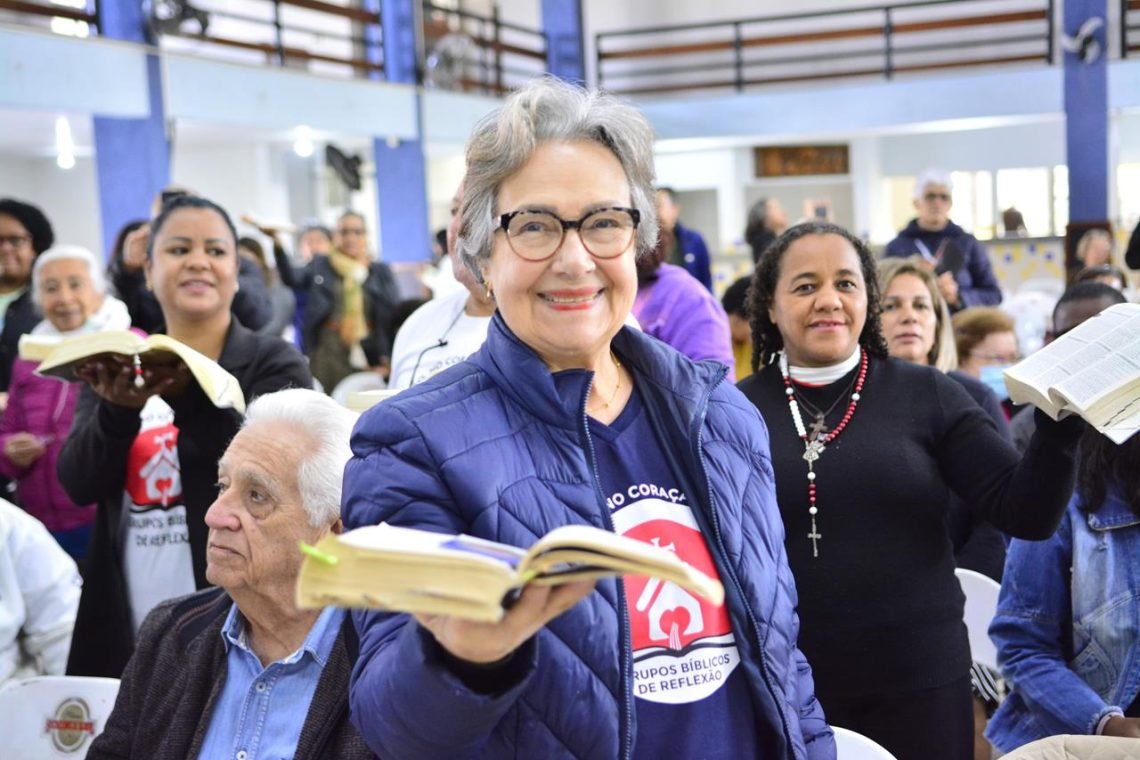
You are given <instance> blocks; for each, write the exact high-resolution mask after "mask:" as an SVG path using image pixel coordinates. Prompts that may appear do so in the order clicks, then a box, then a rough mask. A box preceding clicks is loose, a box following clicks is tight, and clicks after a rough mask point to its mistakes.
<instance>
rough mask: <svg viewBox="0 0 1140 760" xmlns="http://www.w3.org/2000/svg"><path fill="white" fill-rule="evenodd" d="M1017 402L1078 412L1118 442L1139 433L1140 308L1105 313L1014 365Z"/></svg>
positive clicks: (1009, 373) (1010, 385) (1053, 412)
mask: <svg viewBox="0 0 1140 760" xmlns="http://www.w3.org/2000/svg"><path fill="white" fill-rule="evenodd" d="M1005 385H1006V388H1007V389H1008V390H1009V397H1010V399H1011V400H1013V401H1014V402H1015V403H1018V404H1023V403H1030V404H1033V405H1034V406H1036V407H1038V408H1039V409H1041V410H1042V411H1044V412H1045V413H1046V414H1048V415H1049V416H1050V417H1052V418H1053V419H1055V420H1056V419H1060V418H1061V417H1063V416H1065V415H1066V414H1078V415H1080V416H1081V417H1084V418H1085V420H1087V421H1088V423H1089V424H1090V425H1092V426H1093V427H1095V428H1096V429H1097V430H1099V431H1100V432H1101V433H1104V434H1105V435H1106V436H1108V437H1109V438H1110V439H1111V440H1112V441H1114V442H1115V443H1118V444H1119V443H1124V442H1125V441H1126V440H1128V439H1129V438H1130V437H1131V436H1132V435H1133V434H1135V433H1136V431H1137V430H1140V304H1131V303H1122V304H1117V305H1115V306H1110V307H1109V308H1107V309H1105V310H1104V311H1102V312H1101V313H1100V314H1098V315H1097V316H1095V317H1093V318H1092V319H1089V320H1087V321H1085V322H1083V323H1081V324H1080V325H1078V326H1077V327H1075V328H1074V329H1072V330H1070V331H1069V332H1067V333H1065V334H1064V335H1062V336H1061V337H1060V338H1057V339H1056V340H1054V341H1053V342H1052V343H1050V344H1049V345H1047V346H1045V347H1044V348H1042V349H1041V350H1040V351H1037V352H1035V353H1034V354H1032V355H1031V356H1029V357H1027V358H1025V359H1023V360H1022V361H1020V362H1018V363H1017V364H1015V365H1014V366H1013V367H1010V368H1009V369H1008V370H1006V372H1005Z"/></svg>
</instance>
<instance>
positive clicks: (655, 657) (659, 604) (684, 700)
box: [590, 389, 757, 760]
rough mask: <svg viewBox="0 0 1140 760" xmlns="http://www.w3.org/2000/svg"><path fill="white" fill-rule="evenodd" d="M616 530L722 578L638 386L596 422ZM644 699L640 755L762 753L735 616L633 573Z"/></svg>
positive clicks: (632, 617) (638, 680) (637, 670)
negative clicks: (613, 414) (607, 419)
mask: <svg viewBox="0 0 1140 760" xmlns="http://www.w3.org/2000/svg"><path fill="white" fill-rule="evenodd" d="M590 433H591V435H592V437H593V441H594V450H595V453H596V454H597V459H598V473H599V476H600V477H601V486H602V492H603V493H604V494H605V495H606V501H607V504H608V505H609V508H610V512H611V515H612V517H613V521H614V529H615V530H616V532H617V533H619V534H622V535H625V536H630V537H632V538H637V539H639V540H641V541H645V542H647V543H651V544H655V545H657V546H663V547H665V548H667V549H669V550H671V551H675V552H676V553H677V555H678V556H680V557H681V559H683V560H685V561H686V562H688V563H689V564H690V565H692V566H693V567H695V568H697V569H699V570H701V571H703V572H705V573H707V574H708V575H710V576H712V577H713V578H719V573H717V570H716V566H715V565H714V564H713V559H712V555H711V554H709V549H708V545H707V544H706V543H705V539H704V536H702V535H701V531H700V528H698V527H697V522H696V520H695V518H694V517H693V512H692V510H691V508H690V507H689V497H688V495H687V494H686V493H684V492H683V491H681V490H680V489H679V488H678V487H677V478H676V477H675V476H674V475H673V473H672V471H671V470H670V469H669V467H668V465H667V464H666V458H665V456H664V453H663V451H662V448H661V442H660V441H659V440H657V437H656V436H655V435H654V433H653V428H652V426H651V425H650V424H649V421H648V419H647V418H646V415H645V411H644V407H643V405H642V402H641V397H640V395H639V394H638V392H637V390H636V389H635V390H634V392H633V395H632V396H631V397H630V400H629V403H628V404H627V405H626V408H625V409H623V410H622V413H621V415H620V416H619V417H618V418H617V419H616V420H614V421H613V423H612V424H611V425H608V426H607V425H603V424H602V423H600V422H597V421H596V420H594V419H591V420H590ZM624 583H625V594H626V601H627V604H628V606H629V622H630V632H631V634H632V639H633V640H632V646H633V681H634V686H633V693H634V696H635V697H636V698H637V700H636V702H635V703H634V709H635V710H636V711H637V743H636V744H635V749H634V755H633V756H634V757H635V758H659V757H684V758H708V759H712V758H733V759H734V760H735V758H741V757H756V756H757V748H756V719H755V713H754V712H753V709H752V696H751V695H750V694H749V691H748V683H747V681H746V680H745V675H744V669H743V668H742V667H740V652H739V651H738V650H737V648H736V637H735V635H734V633H733V630H732V624H731V623H730V621H729V618H728V609H727V608H726V607H724V606H720V607H717V606H715V605H713V604H711V603H709V602H708V601H706V600H704V599H701V598H700V597H697V596H694V595H692V594H690V593H689V592H688V591H686V590H685V589H683V588H681V587H680V586H678V585H676V584H674V583H670V582H666V581H659V580H657V579H650V578H645V577H643V576H626V577H625V579H624Z"/></svg>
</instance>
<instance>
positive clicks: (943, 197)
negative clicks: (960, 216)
mask: <svg viewBox="0 0 1140 760" xmlns="http://www.w3.org/2000/svg"><path fill="white" fill-rule="evenodd" d="M922 197H923V198H924V199H925V200H926V202H927V203H932V202H933V201H942V202H943V203H949V202H950V193H923V195H922Z"/></svg>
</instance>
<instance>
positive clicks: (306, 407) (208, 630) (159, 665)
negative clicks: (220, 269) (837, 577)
mask: <svg viewBox="0 0 1140 760" xmlns="http://www.w3.org/2000/svg"><path fill="white" fill-rule="evenodd" d="M354 422H355V415H354V414H353V413H351V412H349V411H348V410H346V409H344V408H342V407H340V406H338V405H337V404H336V403H335V402H333V401H332V400H331V399H329V398H328V397H326V396H323V395H321V394H319V393H316V392H315V391H310V390H299V389H293V390H284V391H279V392H277V393H270V394H267V395H264V396H261V397H260V398H258V399H257V400H256V401H254V402H253V403H252V404H250V406H249V410H248V412H247V413H246V418H245V422H244V424H243V426H242V428H241V430H240V431H239V432H238V434H237V435H236V436H234V439H233V441H232V442H231V443H230V445H229V448H228V449H226V453H225V454H224V455H223V456H222V459H221V462H219V463H218V488H219V493H218V498H217V499H216V500H215V501H214V503H213V504H211V505H210V508H209V510H208V511H207V512H206V524H207V525H208V526H209V529H210V534H209V542H208V544H207V546H208V548H207V567H206V578H207V579H209V581H210V582H211V583H213V584H215V585H216V586H218V588H210V589H205V590H203V591H199V592H198V593H196V594H191V595H189V596H185V597H182V598H179V599H172V600H170V601H167V602H164V603H162V604H160V605H159V606H158V607H156V608H155V609H154V610H153V611H152V612H151V613H150V614H149V615H147V617H146V620H145V621H144V622H143V625H142V629H141V630H140V631H139V637H138V645H137V648H136V649H135V653H134V656H133V657H132V658H131V660H130V662H129V663H128V665H127V668H126V671H125V672H124V673H123V678H122V685H121V688H120V691H119V696H118V699H117V701H116V702H115V709H114V711H113V712H112V713H111V717H110V718H109V719H108V720H107V726H106V729H105V730H104V732H103V733H102V734H101V735H100V736H99V737H97V738H96V740H95V741H94V743H92V745H91V750H90V753H89V754H88V757H89V758H110V757H116V758H118V757H123V758H125V757H132V758H135V757H163V758H182V757H211V758H213V757H231V758H232V757H237V758H242V759H243V760H245V759H246V758H248V760H255V759H256V758H271V757H272V758H279V757H292V758H297V759H298V760H300V758H323V757H336V758H366V757H367V758H370V757H372V754H371V753H370V752H369V751H368V749H367V747H366V746H365V744H364V742H363V741H362V740H361V738H360V736H359V734H358V733H357V732H356V729H355V728H353V727H352V725H351V724H350V723H349V721H348V679H349V674H350V671H351V669H352V664H353V662H354V661H355V660H356V653H357V640H356V636H355V633H354V632H353V628H352V623H351V621H350V620H349V619H348V618H347V617H346V616H345V613H344V611H343V610H338V609H332V608H329V609H325V610H321V611H312V610H299V609H297V608H296V606H295V605H294V593H295V592H294V587H295V585H296V581H297V574H298V572H299V571H300V567H301V552H300V550H299V549H298V543H299V542H301V541H304V542H306V543H310V544H312V543H315V542H316V541H318V540H320V539H321V538H322V537H323V536H324V535H325V534H327V533H328V532H329V531H333V532H339V531H340V530H341V521H340V492H341V473H342V471H343V469H344V463H345V462H346V461H347V460H348V458H349V456H350V455H351V453H350V451H349V448H348V438H349V434H350V433H351V431H352V426H353V423H354Z"/></svg>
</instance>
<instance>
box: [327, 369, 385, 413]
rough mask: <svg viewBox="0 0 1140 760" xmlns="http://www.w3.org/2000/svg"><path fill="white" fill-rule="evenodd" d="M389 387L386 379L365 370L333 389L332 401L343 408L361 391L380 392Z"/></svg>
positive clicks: (350, 376) (349, 376) (349, 377)
mask: <svg viewBox="0 0 1140 760" xmlns="http://www.w3.org/2000/svg"><path fill="white" fill-rule="evenodd" d="M387 387H388V384H387V383H386V382H384V378H382V377H380V375H379V374H377V373H376V372H372V371H371V370H364V371H363V372H353V373H352V374H351V375H348V376H347V377H345V378H344V379H343V380H341V381H340V382H339V383H337V384H336V387H335V388H333V390H332V393H330V394H329V395H330V396H332V400H333V401H335V402H337V403H338V404H340V405H341V406H347V403H348V399H349V397H350V396H351V395H352V394H354V393H360V392H361V391H380V390H384V389H386V388H387Z"/></svg>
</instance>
